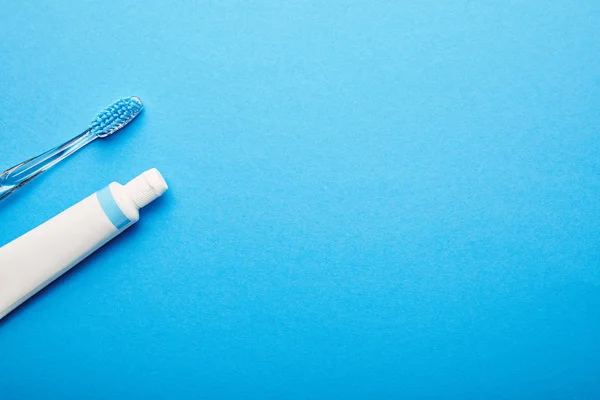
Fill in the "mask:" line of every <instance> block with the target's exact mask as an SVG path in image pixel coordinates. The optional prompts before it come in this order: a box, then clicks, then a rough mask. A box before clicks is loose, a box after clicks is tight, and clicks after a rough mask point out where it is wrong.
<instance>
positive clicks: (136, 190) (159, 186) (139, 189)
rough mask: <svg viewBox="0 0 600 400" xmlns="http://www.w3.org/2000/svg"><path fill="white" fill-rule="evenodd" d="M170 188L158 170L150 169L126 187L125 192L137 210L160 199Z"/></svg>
mask: <svg viewBox="0 0 600 400" xmlns="http://www.w3.org/2000/svg"><path fill="white" fill-rule="evenodd" d="M168 188H169V186H167V182H165V180H164V178H163V177H162V175H161V174H160V172H158V170H157V169H156V168H152V169H149V170H148V171H146V172H144V173H142V174H141V175H139V176H137V177H135V178H133V179H132V180H131V181H130V182H129V183H127V184H126V185H125V191H126V192H127V194H128V195H129V197H131V200H133V202H134V204H135V205H136V206H137V208H142V207H145V206H146V205H148V204H149V203H151V202H152V201H154V200H155V199H157V198H158V197H160V196H161V195H162V194H163V193H164V192H165V191H166V190H167V189H168Z"/></svg>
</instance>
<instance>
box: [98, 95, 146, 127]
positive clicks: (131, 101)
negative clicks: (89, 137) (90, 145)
mask: <svg viewBox="0 0 600 400" xmlns="http://www.w3.org/2000/svg"><path fill="white" fill-rule="evenodd" d="M142 107H143V106H142V102H141V101H140V99H139V98H137V97H127V98H124V99H120V100H117V101H116V102H115V103H113V104H112V105H110V106H108V107H107V108H105V109H104V110H103V111H102V112H101V113H99V114H98V115H96V118H94V119H93V120H92V123H91V124H90V130H91V131H92V133H94V134H96V135H97V136H106V135H109V134H111V133H114V132H115V131H116V130H118V129H120V128H122V127H123V126H125V125H127V124H128V123H129V122H130V121H131V120H132V119H134V118H135V117H136V116H137V115H138V114H139V112H140V111H141V110H142Z"/></svg>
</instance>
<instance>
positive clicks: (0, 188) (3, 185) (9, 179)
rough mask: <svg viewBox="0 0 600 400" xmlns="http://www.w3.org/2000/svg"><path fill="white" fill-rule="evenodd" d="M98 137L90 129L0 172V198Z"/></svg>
mask: <svg viewBox="0 0 600 400" xmlns="http://www.w3.org/2000/svg"><path fill="white" fill-rule="evenodd" d="M96 138H97V136H96V135H95V134H93V133H92V132H91V131H90V130H89V129H88V130H86V131H85V132H83V133H81V134H80V135H77V136H75V137H74V138H73V139H71V140H69V141H68V142H66V143H63V144H61V145H60V146H57V147H55V148H53V149H51V150H48V151H47V152H45V153H42V154H40V155H39V156H37V157H34V158H31V159H29V160H27V161H24V162H22V163H20V164H17V165H15V166H14V167H12V168H9V169H7V170H6V171H4V172H2V173H0V200H2V199H4V198H6V197H8V196H9V195H10V194H12V193H13V192H14V191H15V190H17V189H19V188H20V187H21V186H23V185H25V184H27V183H29V182H31V180H32V179H33V178H35V177H36V176H38V175H39V174H41V173H42V172H44V171H45V170H47V169H48V168H50V167H52V166H53V165H54V164H56V163H58V162H59V161H61V160H63V159H64V158H66V157H68V156H69V155H71V154H72V153H74V152H75V151H77V150H79V149H80V148H82V147H83V146H85V145H86V144H88V143H90V142H91V141H93V140H94V139H96Z"/></svg>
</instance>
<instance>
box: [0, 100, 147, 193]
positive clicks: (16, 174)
mask: <svg viewBox="0 0 600 400" xmlns="http://www.w3.org/2000/svg"><path fill="white" fill-rule="evenodd" d="M142 108H143V105H142V101H141V100H140V99H139V97H135V96H133V97H127V98H123V99H119V100H117V101H116V102H115V103H113V104H112V105H110V106H108V107H107V108H105V109H104V110H103V111H102V112H100V113H99V114H98V115H96V117H95V118H94V119H93V120H92V122H91V124H90V126H89V128H88V129H86V130H85V131H84V132H83V133H81V134H79V135H78V136H75V137H74V138H73V139H71V140H69V141H68V142H66V143H63V144H61V145H60V146H58V147H55V148H54V149H52V150H48V151H47V152H45V153H42V154H40V155H39V156H37V157H34V158H31V159H29V160H27V161H24V162H22V163H20V164H17V165H15V166H14V167H12V168H9V169H7V170H6V171H4V172H2V173H0V200H2V199H4V198H6V197H7V196H9V195H10V194H12V193H13V192H14V191H16V190H17V189H19V188H20V187H21V186H23V185H25V184H26V183H28V182H31V180H32V179H33V178H35V177H36V176H38V175H40V174H41V173H42V172H44V171H45V170H47V169H48V168H50V167H52V166H53V165H55V164H56V163H58V162H59V161H61V160H63V159H65V158H66V157H68V156H69V155H71V154H73V153H74V152H76V151H77V150H79V149H80V148H82V147H83V146H85V145H86V144H88V143H90V142H92V141H94V140H95V139H97V138H105V137H107V136H110V135H112V134H113V133H115V132H117V131H118V130H119V129H121V128H123V127H124V126H125V125H127V124H128V123H129V122H131V121H132V120H133V119H134V118H135V117H137V115H138V114H139V113H140V112H141V111H142Z"/></svg>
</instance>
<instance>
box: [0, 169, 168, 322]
mask: <svg viewBox="0 0 600 400" xmlns="http://www.w3.org/2000/svg"><path fill="white" fill-rule="evenodd" d="M167 188H168V186H167V183H166V182H165V180H164V179H163V177H162V176H161V174H160V172H158V170H157V169H151V170H148V171H146V172H144V173H143V174H141V175H139V176H138V177H136V178H135V179H133V180H132V181H131V182H129V183H127V184H126V185H124V186H123V185H121V184H119V183H116V182H113V183H111V184H110V185H108V186H107V187H105V188H104V189H102V190H100V191H98V192H96V193H94V194H93V195H91V196H89V197H87V198H85V199H83V200H82V201H80V202H79V203H77V204H75V205H74V206H72V207H70V208H68V209H66V210H65V211H63V212H62V213H60V214H58V215H57V216H55V217H54V218H52V219H50V220H48V221H46V222H45V223H43V224H42V225H40V226H38V227H37V228H35V229H33V230H31V231H29V232H28V233H26V234H24V235H23V236H21V237H19V238H17V239H15V240H13V241H12V242H10V243H8V244H7V245H5V246H4V247H1V248H0V319H2V318H3V317H4V316H6V315H7V314H8V313H9V312H11V311H12V310H14V309H15V308H16V307H18V306H19V305H20V304H22V303H23V302H24V301H26V300H27V299H28V298H30V297H31V296H33V295H34V294H35V293H37V292H38V291H40V290H41V289H43V288H44V287H45V286H46V285H48V284H49V283H51V282H52V281H53V280H55V279H56V278H58V277H59V276H61V275H62V274H64V273H65V272H67V271H68V270H69V269H71V268H72V267H74V266H75V265H77V264H78V263H79V262H80V261H82V260H83V259H84V258H86V257H87V256H89V255H90V254H91V253H93V252H94V251H96V250H97V249H98V248H100V247H102V246H103V245H104V244H105V243H107V242H108V241H110V240H111V239H112V238H114V237H115V236H117V235H118V234H120V233H121V232H123V231H124V230H125V229H127V228H128V227H130V226H131V225H133V224H134V223H136V222H137V221H138V220H139V218H140V214H139V211H138V210H139V209H140V208H142V207H144V206H146V205H147V204H149V203H150V202H152V201H153V200H155V199H156V198H157V197H159V196H160V195H162V194H163V193H164V192H165V190H167Z"/></svg>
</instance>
